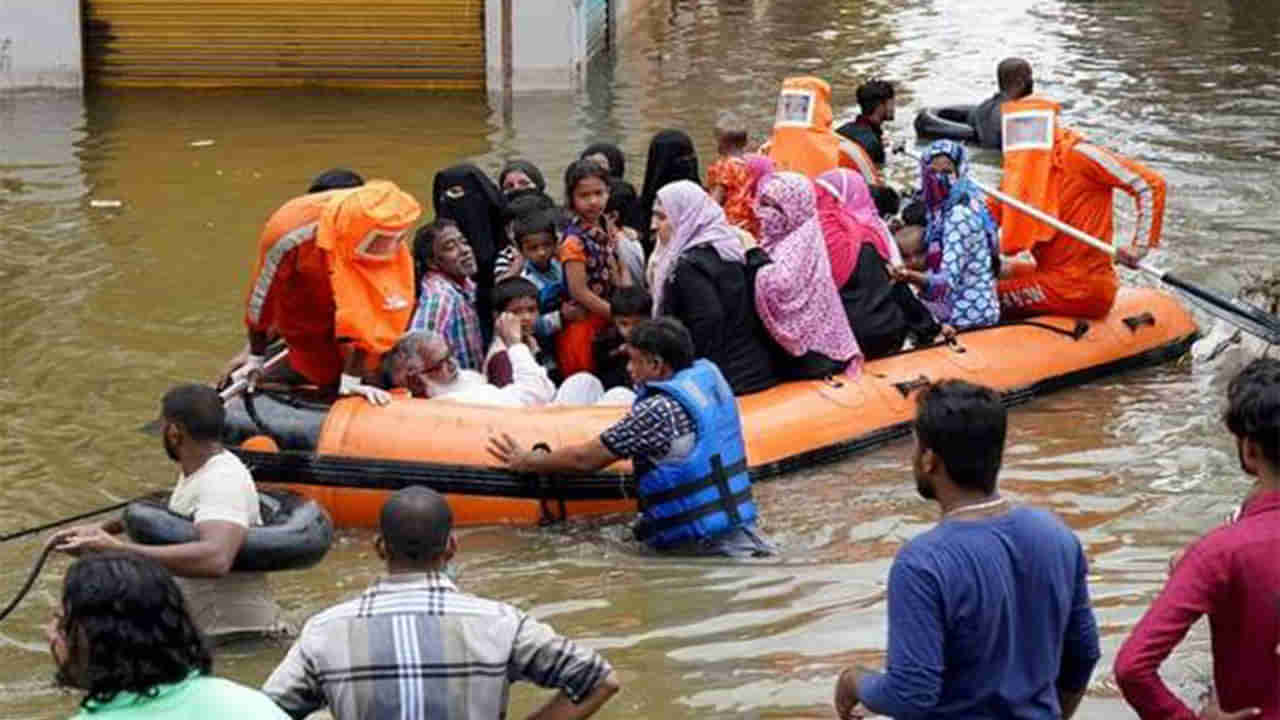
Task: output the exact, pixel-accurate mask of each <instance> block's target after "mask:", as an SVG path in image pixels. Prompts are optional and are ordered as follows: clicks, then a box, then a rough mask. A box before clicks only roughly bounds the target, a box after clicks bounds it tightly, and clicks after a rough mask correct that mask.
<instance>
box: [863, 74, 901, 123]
mask: <svg viewBox="0 0 1280 720" xmlns="http://www.w3.org/2000/svg"><path fill="white" fill-rule="evenodd" d="M893 96H894V94H893V83H891V82H889V81H887V80H870V81H868V82H867V83H865V84H863V85H862V86H861V87H859V88H858V107H860V108H862V114H863V115H870V114H871V113H873V112H875V111H876V108H878V107H880V103H883V102H888V101H889V100H892V99H893Z"/></svg>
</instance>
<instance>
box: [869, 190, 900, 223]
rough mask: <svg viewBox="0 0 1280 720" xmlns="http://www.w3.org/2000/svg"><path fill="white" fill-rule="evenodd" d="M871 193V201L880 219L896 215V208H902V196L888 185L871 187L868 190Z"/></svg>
mask: <svg viewBox="0 0 1280 720" xmlns="http://www.w3.org/2000/svg"><path fill="white" fill-rule="evenodd" d="M868 190H870V191H871V200H872V202H874V203H875V204H876V212H878V213H880V217H881V218H890V217H893V216H894V215H897V214H898V208H899V207H901V206H902V196H900V195H898V191H897V190H894V189H893V188H891V187H889V186H888V185H872V186H870V187H869V188H868Z"/></svg>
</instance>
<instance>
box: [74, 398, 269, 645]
mask: <svg viewBox="0 0 1280 720" xmlns="http://www.w3.org/2000/svg"><path fill="white" fill-rule="evenodd" d="M160 415H161V418H162V419H163V423H164V425H163V430H162V432H161V434H162V437H163V440H164V449H165V452H166V453H167V454H168V455H169V458H170V459H171V460H173V461H174V462H176V463H177V464H178V466H179V468H180V471H179V475H178V485H177V487H175V488H174V489H173V494H172V495H170V496H169V510H170V511H171V512H173V513H176V514H178V515H181V516H183V517H186V518H189V519H190V520H191V521H192V522H193V523H194V524H195V529H196V534H197V539H195V540H193V541H191V542H185V543H176V544H173V545H141V544H138V543H135V542H132V541H130V540H129V539H128V538H127V537H125V536H123V535H122V532H123V530H124V526H123V524H122V523H121V522H120V520H119V519H114V520H109V521H107V522H105V523H103V524H102V525H83V526H79V527H73V528H70V529H67V530H63V531H61V532H59V533H57V534H56V535H55V536H54V538H53V540H52V542H53V543H54V545H55V546H56V547H57V548H58V549H59V550H62V551H63V552H66V553H69V554H71V555H79V554H80V553H82V552H85V551H97V550H127V551H129V552H134V553H137V554H139V555H143V556H145V557H148V558H150V559H152V560H154V561H156V562H158V563H159V564H161V565H163V566H165V567H166V568H168V569H169V571H170V572H172V573H173V574H174V575H175V576H177V580H178V584H179V586H181V587H182V592H183V594H184V595H186V599H187V606H188V608H189V609H190V610H191V615H192V616H193V617H194V618H195V619H196V623H197V624H198V625H199V626H200V629H201V630H202V631H204V633H205V634H206V635H209V636H219V635H222V636H226V635H235V634H244V633H263V632H271V631H275V630H277V629H280V623H279V608H278V607H277V606H276V604H275V602H274V601H273V600H272V599H271V595H270V592H269V591H268V589H267V582H266V575H265V574H264V573H260V572H232V570H231V565H232V563H233V562H234V561H235V558H236V555H237V554H238V553H239V552H240V548H241V547H242V546H243V545H244V541H245V537H246V536H247V535H248V533H249V528H250V527H252V526H255V525H261V524H262V515H261V512H260V510H259V508H258V491H257V489H256V488H255V487H254V484H253V476H252V475H250V474H249V470H248V468H246V467H245V466H244V464H243V463H241V462H240V459H239V458H237V457H236V456H235V455H232V454H231V453H230V452H228V451H227V450H225V449H224V448H223V447H222V429H223V423H224V421H225V419H226V411H225V410H224V409H223V406H222V398H221V397H219V395H218V393H217V391H215V390H214V389H213V388H211V387H208V386H206V385H181V386H178V387H175V388H173V389H172V390H170V391H169V392H167V393H165V395H164V399H163V400H162V401H161V405H160Z"/></svg>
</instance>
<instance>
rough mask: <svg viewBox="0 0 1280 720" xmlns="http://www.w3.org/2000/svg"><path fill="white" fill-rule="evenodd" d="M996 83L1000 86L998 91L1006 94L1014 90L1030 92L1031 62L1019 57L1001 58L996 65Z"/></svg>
mask: <svg viewBox="0 0 1280 720" xmlns="http://www.w3.org/2000/svg"><path fill="white" fill-rule="evenodd" d="M996 83H997V84H999V86H1000V92H1002V93H1005V94H1007V95H1008V94H1011V93H1013V92H1014V91H1021V92H1023V93H1030V92H1031V90H1032V79H1031V63H1029V62H1027V61H1026V60H1023V59H1022V58H1019V57H1011V58H1005V59H1004V60H1001V61H1000V64H999V65H998V66H996ZM1015 99H1016V98H1015Z"/></svg>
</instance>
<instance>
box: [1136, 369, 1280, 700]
mask: <svg viewBox="0 0 1280 720" xmlns="http://www.w3.org/2000/svg"><path fill="white" fill-rule="evenodd" d="M1225 419H1226V423H1227V429H1228V430H1230V431H1231V434H1232V435H1234V436H1235V440H1236V452H1237V454H1238V455H1239V458H1240V467H1241V468H1242V469H1243V470H1244V472H1245V474H1246V475H1252V476H1253V477H1254V478H1255V480H1256V482H1255V483H1254V486H1253V490H1252V492H1251V493H1250V494H1249V498H1248V499H1247V500H1245V503H1244V506H1243V507H1242V508H1241V510H1240V512H1239V514H1238V516H1237V517H1236V518H1235V520H1233V521H1232V522H1231V523H1229V524H1227V525H1224V526H1223V527H1220V528H1218V529H1217V530H1214V531H1213V532H1211V533H1209V534H1208V535H1206V536H1205V537H1203V538H1201V539H1200V540H1198V541H1197V542H1196V543H1195V544H1193V545H1192V546H1191V548H1190V549H1189V550H1187V552H1186V554H1185V555H1184V556H1183V557H1182V559H1181V560H1179V561H1177V564H1176V565H1175V566H1174V568H1173V572H1172V574H1171V575H1170V577H1169V581H1168V582H1167V583H1166V584H1165V586H1164V590H1162V591H1161V593H1160V596H1159V597H1158V598H1156V601H1155V603H1153V604H1152V606H1151V609H1150V610H1148V611H1147V614H1146V615H1144V616H1143V618H1142V620H1141V621H1139V622H1138V624H1137V626H1136V627H1134V629H1133V633H1132V634H1131V635H1130V636H1129V639H1128V640H1125V642H1124V645H1123V646H1121V648H1120V653H1119V654H1118V655H1117V656H1116V668H1115V669H1116V682H1117V683H1118V684H1119V685H1120V690H1121V691H1122V692H1124V697H1125V700H1128V701H1129V704H1130V705H1132V706H1133V709H1134V710H1135V711H1137V713H1138V715H1139V716H1141V717H1142V718H1143V720H1157V719H1158V720H1195V718H1196V717H1203V718H1226V719H1232V718H1239V719H1241V720H1243V719H1244V718H1260V720H1275V719H1276V718H1280V360H1273V359H1260V360H1255V361H1253V362H1252V363H1250V364H1249V365H1248V366H1247V367H1246V368H1245V369H1244V370H1243V371H1242V372H1241V373H1240V374H1239V375H1237V376H1236V377H1235V379H1233V380H1232V381H1231V385H1230V386H1229V387H1228V389H1227V412H1226V415H1225ZM1201 615H1208V616H1209V633H1210V637H1211V639H1212V641H1213V642H1212V645H1213V685H1214V691H1213V692H1212V693H1211V696H1210V697H1211V700H1210V704H1209V705H1210V706H1209V708H1207V709H1206V710H1205V711H1203V712H1202V714H1200V715H1198V716H1197V715H1196V713H1194V712H1192V711H1191V708H1189V707H1187V706H1186V705H1185V704H1183V702H1182V701H1181V700H1179V699H1178V698H1177V696H1175V695H1174V694H1173V693H1171V692H1169V689H1168V688H1167V687H1165V684H1164V682H1163V681H1162V680H1161V679H1160V674H1159V669H1160V664H1161V663H1162V662H1164V659H1165V658H1167V657H1168V656H1169V653H1170V652H1172V651H1173V648H1174V646H1176V645H1177V644H1178V643H1179V642H1180V641H1181V640H1182V638H1183V637H1185V636H1186V634H1187V630H1189V629H1190V628H1191V626H1192V625H1193V624H1195V622H1196V621H1197V620H1199V619H1200V616H1201Z"/></svg>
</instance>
